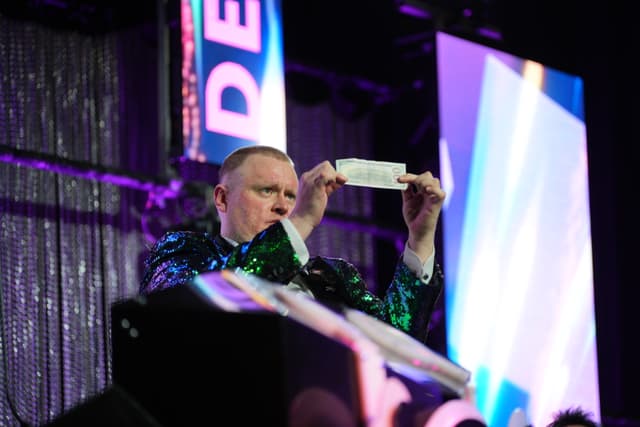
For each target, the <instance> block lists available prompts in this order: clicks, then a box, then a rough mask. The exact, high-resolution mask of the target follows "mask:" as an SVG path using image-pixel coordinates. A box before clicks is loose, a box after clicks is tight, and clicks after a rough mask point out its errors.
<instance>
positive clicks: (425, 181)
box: [398, 172, 446, 262]
mask: <svg viewBox="0 0 640 427" xmlns="http://www.w3.org/2000/svg"><path fill="white" fill-rule="evenodd" d="M398 182H402V183H407V184H409V185H408V187H407V189H406V190H403V191H402V215H403V217H404V222H405V224H407V228H408V229H409V240H408V244H409V247H410V248H411V249H412V250H413V251H414V252H415V253H416V254H417V255H418V257H419V258H420V260H422V262H425V261H426V260H427V258H428V257H429V256H430V255H431V253H432V251H433V248H434V241H435V233H436V225H437V224H438V217H439V216H440V210H441V209H442V204H443V203H444V199H445V197H446V194H445V192H444V190H442V188H440V180H439V179H438V178H436V177H434V176H433V175H432V174H431V172H424V173H422V174H420V175H415V174H412V173H408V174H405V175H402V176H400V177H399V178H398Z"/></svg>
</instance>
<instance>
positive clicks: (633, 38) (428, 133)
mask: <svg viewBox="0 0 640 427" xmlns="http://www.w3.org/2000/svg"><path fill="white" fill-rule="evenodd" d="M282 2H283V14H284V19H283V34H284V48H285V65H286V83H287V91H288V94H289V95H290V96H295V97H297V98H299V99H306V100H310V102H312V101H314V100H316V101H317V100H318V99H322V98H323V97H336V96H337V95H336V94H338V95H339V96H338V100H337V101H336V113H337V114H343V115H345V116H347V117H353V118H356V117H357V116H358V115H359V114H362V113H363V112H366V111H371V110H374V111H375V114H379V115H380V118H381V120H380V121H379V124H377V125H376V126H377V127H378V128H377V129H376V138H375V152H376V157H377V158H380V159H385V160H391V161H393V160H399V161H407V163H408V168H409V169H410V170H421V169H423V168H424V167H433V166H434V165H435V163H436V161H437V151H436V150H437V135H438V129H437V108H436V105H437V104H436V102H437V92H436V87H435V85H436V81H435V69H434V64H435V63H434V59H435V50H434V34H435V31H437V30H446V31H448V32H452V33H457V34H460V35H463V36H465V37H468V38H470V39H476V40H478V41H481V42H483V43H486V44H489V45H491V46H493V47H496V48H500V49H504V50H506V51H509V52H511V53H514V54H516V55H519V56H523V57H527V58H530V59H533V60H536V61H539V62H541V63H543V64H545V65H550V66H552V67H555V68H558V69H560V70H565V71H568V72H571V73H575V74H578V75H580V76H582V77H583V78H584V82H585V101H586V122H587V137H588V148H589V173H590V177H589V178H590V192H591V194H590V196H591V208H592V237H593V255H594V275H595V300H596V320H597V336H598V344H599V345H598V351H599V368H600V385H601V401H602V414H603V419H604V420H605V424H607V423H608V424H610V425H639V424H638V423H640V421H639V420H640V404H638V403H637V400H638V397H637V396H638V395H639V393H638V392H637V390H636V389H637V387H638V384H640V375H639V369H638V367H637V365H638V361H640V350H638V348H637V346H636V339H637V337H638V332H637V331H636V329H637V327H638V325H639V323H640V322H638V320H637V316H636V311H635V310H636V306H637V301H638V299H639V297H640V292H639V291H638V282H639V281H638V279H637V270H638V263H637V259H636V258H637V256H638V254H639V251H638V249H637V243H638V241H639V240H640V233H639V226H638V219H637V217H638V215H637V213H636V206H637V200H636V199H637V197H638V195H640V191H638V189H637V179H636V176H637V170H638V155H639V150H638V144H639V143H640V138H639V136H638V130H637V123H638V121H639V117H638V112H639V111H638V107H637V99H638V98H637V96H638V95H639V91H638V78H637V71H636V68H635V65H634V63H635V61H636V59H635V57H636V55H637V53H638V52H640V43H639V41H640V37H639V35H638V25H637V23H636V22H635V19H636V16H635V14H634V11H633V9H632V8H631V6H630V5H625V4H621V3H622V2H616V3H615V4H614V3H613V2H606V3H605V2H591V3H588V4H587V3H586V2H579V1H576V0H570V1H550V0H544V1H533V0H528V1H509V0H484V1H480V0H477V1H473V0H469V1H462V0H452V1H444V0H442V1H432V2H418V1H415V2H407V3H412V4H415V5H417V6H418V7H419V8H420V9H422V10H425V11H426V10H428V11H429V13H428V15H429V16H428V17H423V18H418V17H414V16H409V15H406V14H403V13H400V12H399V11H398V3H397V2H394V1H392V0H376V1H364V0H360V1H356V0H353V1H349V0H334V1H325V2H308V1H304V0H282ZM2 3H3V4H2V5H1V6H0V11H1V12H2V13H5V14H7V15H8V16H13V17H18V18H20V17H24V18H27V19H34V20H37V21H40V22H43V23H46V24H48V25H52V26H57V27H61V28H73V29H79V30H81V31H87V32H96V33H99V32H106V31H112V30H117V29H119V28H123V27H126V26H130V25H138V24H140V23H144V22H153V20H154V19H155V16H156V12H157V6H156V3H155V1H153V0H142V1H128V2H125V1H121V0H118V1H112V2H106V1H99V0H79V1H73V0H55V1H54V0H28V1H15V2H2ZM628 3H630V2H628ZM485 30H491V31H492V32H493V33H495V34H500V36H501V37H500V38H499V40H496V39H495V38H487V37H483V36H481V34H484V33H483V31H485ZM336 76H342V77H344V78H336ZM328 87H329V89H328ZM390 141H393V143H390ZM407 159H408V160H407ZM377 203H378V205H379V209H378V214H379V216H380V219H381V221H390V222H391V221H393V220H394V217H393V213H390V212H387V211H386V210H385V208H384V207H385V206H387V205H388V203H387V201H386V200H384V196H379V199H378V200H377ZM549 208H550V209H553V207H552V206H550V207H549ZM380 250H381V251H384V250H388V249H385V248H380ZM538 268H539V269H540V270H541V276H544V269H545V266H543V265H541V266H538ZM541 285H544V283H543V282H541ZM540 309H541V310H544V309H545V308H544V307H540ZM540 374H541V375H544V373H540ZM625 420H628V423H627V424H625ZM632 420H635V424H633V422H632Z"/></svg>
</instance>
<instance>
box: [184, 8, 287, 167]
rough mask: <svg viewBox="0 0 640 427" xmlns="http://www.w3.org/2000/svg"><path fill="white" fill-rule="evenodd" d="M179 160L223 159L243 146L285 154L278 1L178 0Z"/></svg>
mask: <svg viewBox="0 0 640 427" xmlns="http://www.w3.org/2000/svg"><path fill="white" fill-rule="evenodd" d="M179 1H180V21H181V22H180V29H181V32H180V37H181V40H180V44H181V49H182V55H181V58H182V64H181V66H180V77H179V80H180V85H181V88H180V95H179V98H180V100H179V102H180V103H181V108H182V112H181V115H180V121H181V128H182V138H181V139H182V143H183V145H184V157H185V158H187V159H190V160H193V161H198V162H207V163H213V164H221V163H222V160H224V158H225V157H226V156H227V154H229V153H230V152H231V151H233V150H235V149H236V148H239V147H242V146H246V145H270V146H273V147H276V148H279V149H281V150H282V151H286V123H285V91H284V65H283V64H284V61H283V46H282V13H281V4H280V0H242V1H240V0H179Z"/></svg>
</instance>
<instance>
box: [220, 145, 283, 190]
mask: <svg viewBox="0 0 640 427" xmlns="http://www.w3.org/2000/svg"><path fill="white" fill-rule="evenodd" d="M257 154H260V155H263V156H267V157H273V158H274V159H278V160H282V161H283V162H289V163H290V164H291V166H292V167H293V160H291V157H289V156H288V155H287V153H285V152H284V151H281V150H278V149H277V148H274V147H270V146H268V145H250V146H247V147H240V148H238V149H236V150H234V151H232V152H231V153H230V154H229V155H228V156H227V157H226V158H225V159H224V161H223V162H222V166H220V169H219V170H218V182H222V180H223V179H224V178H225V177H226V176H227V175H228V174H229V173H231V172H233V171H234V170H236V169H238V168H239V167H240V166H242V163H244V161H245V160H246V159H247V158H248V157H249V156H253V155H257Z"/></svg>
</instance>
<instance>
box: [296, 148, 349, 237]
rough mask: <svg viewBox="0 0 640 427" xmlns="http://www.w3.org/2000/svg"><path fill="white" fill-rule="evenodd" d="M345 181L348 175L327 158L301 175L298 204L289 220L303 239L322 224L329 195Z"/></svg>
mask: <svg viewBox="0 0 640 427" xmlns="http://www.w3.org/2000/svg"><path fill="white" fill-rule="evenodd" d="M345 182H347V177H346V176H344V175H342V174H341V173H338V172H336V170H335V169H334V167H333V166H332V165H331V163H329V162H328V161H327V160H325V161H324V162H322V163H320V164H318V165H316V166H315V167H314V168H313V169H311V170H309V171H307V172H305V173H303V174H302V175H301V176H300V180H299V183H298V194H297V197H296V206H295V207H294V209H293V211H292V212H291V215H290V216H289V220H290V221H291V223H292V224H293V225H294V226H295V227H296V229H297V230H298V233H300V236H301V237H302V238H303V239H306V238H307V237H309V235H310V234H311V232H312V231H313V229H314V228H315V227H316V226H318V225H319V224H320V222H321V221H322V217H323V216H324V212H325V209H326V208H327V203H328V201H329V196H330V195H331V194H332V193H333V192H334V191H336V190H337V189H339V188H340V187H342V186H343V185H344V184H345Z"/></svg>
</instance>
